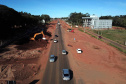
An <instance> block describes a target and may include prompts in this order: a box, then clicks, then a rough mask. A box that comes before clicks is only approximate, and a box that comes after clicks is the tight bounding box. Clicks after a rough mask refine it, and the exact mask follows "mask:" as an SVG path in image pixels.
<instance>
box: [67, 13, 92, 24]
mask: <svg viewBox="0 0 126 84" xmlns="http://www.w3.org/2000/svg"><path fill="white" fill-rule="evenodd" d="M89 16H90V15H89V14H88V13H86V14H83V13H81V12H80V13H76V12H74V13H70V15H69V22H71V23H72V24H73V25H82V24H83V20H82V17H89Z"/></svg>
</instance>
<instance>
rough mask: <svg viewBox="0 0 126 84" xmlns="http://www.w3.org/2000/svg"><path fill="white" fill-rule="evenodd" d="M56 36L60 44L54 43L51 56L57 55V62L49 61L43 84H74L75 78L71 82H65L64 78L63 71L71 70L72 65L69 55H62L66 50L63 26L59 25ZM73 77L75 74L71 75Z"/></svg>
mask: <svg viewBox="0 0 126 84" xmlns="http://www.w3.org/2000/svg"><path fill="white" fill-rule="evenodd" d="M55 34H56V35H58V37H54V39H55V38H56V39H57V40H58V43H52V46H51V50H50V54H49V55H55V56H56V61H55V62H53V63H50V62H49V60H48V63H47V66H46V70H45V73H44V76H43V79H42V83H41V84H74V77H73V76H72V78H71V80H69V81H64V80H63V78H62V69H70V65H69V61H68V56H69V53H68V54H67V55H62V50H63V49H65V47H64V43H63V38H62V32H61V25H58V24H57V28H56V31H55ZM71 75H73V74H72V73H71Z"/></svg>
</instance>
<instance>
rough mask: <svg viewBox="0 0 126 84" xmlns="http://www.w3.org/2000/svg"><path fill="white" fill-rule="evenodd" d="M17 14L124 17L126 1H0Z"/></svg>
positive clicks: (54, 16) (58, 16)
mask: <svg viewBox="0 0 126 84" xmlns="http://www.w3.org/2000/svg"><path fill="white" fill-rule="evenodd" d="M0 4H2V5H6V6H8V7H10V8H13V9H14V10H16V11H18V12H21V11H23V12H27V13H31V14H32V15H42V14H48V15H49V16H50V17H52V18H56V17H57V18H60V17H68V16H69V15H70V13H73V12H77V13H80V12H81V13H83V14H85V13H89V14H90V15H93V14H95V15H97V16H99V17H100V16H106V15H111V16H115V15H126V0H0Z"/></svg>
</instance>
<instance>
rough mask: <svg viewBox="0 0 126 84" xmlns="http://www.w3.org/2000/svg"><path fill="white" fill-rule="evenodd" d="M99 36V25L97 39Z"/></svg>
mask: <svg viewBox="0 0 126 84" xmlns="http://www.w3.org/2000/svg"><path fill="white" fill-rule="evenodd" d="M98 38H99V27H98V37H97V39H98Z"/></svg>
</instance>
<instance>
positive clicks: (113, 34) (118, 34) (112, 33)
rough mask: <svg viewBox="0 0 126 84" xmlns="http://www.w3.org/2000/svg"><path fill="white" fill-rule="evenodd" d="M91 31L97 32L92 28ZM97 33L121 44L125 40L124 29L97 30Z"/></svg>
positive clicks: (125, 31) (125, 33)
mask: <svg viewBox="0 0 126 84" xmlns="http://www.w3.org/2000/svg"><path fill="white" fill-rule="evenodd" d="M93 32H95V33H97V34H98V30H93ZM99 34H102V36H104V37H106V38H108V39H111V40H113V41H116V42H118V43H120V44H123V45H124V41H126V30H99Z"/></svg>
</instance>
